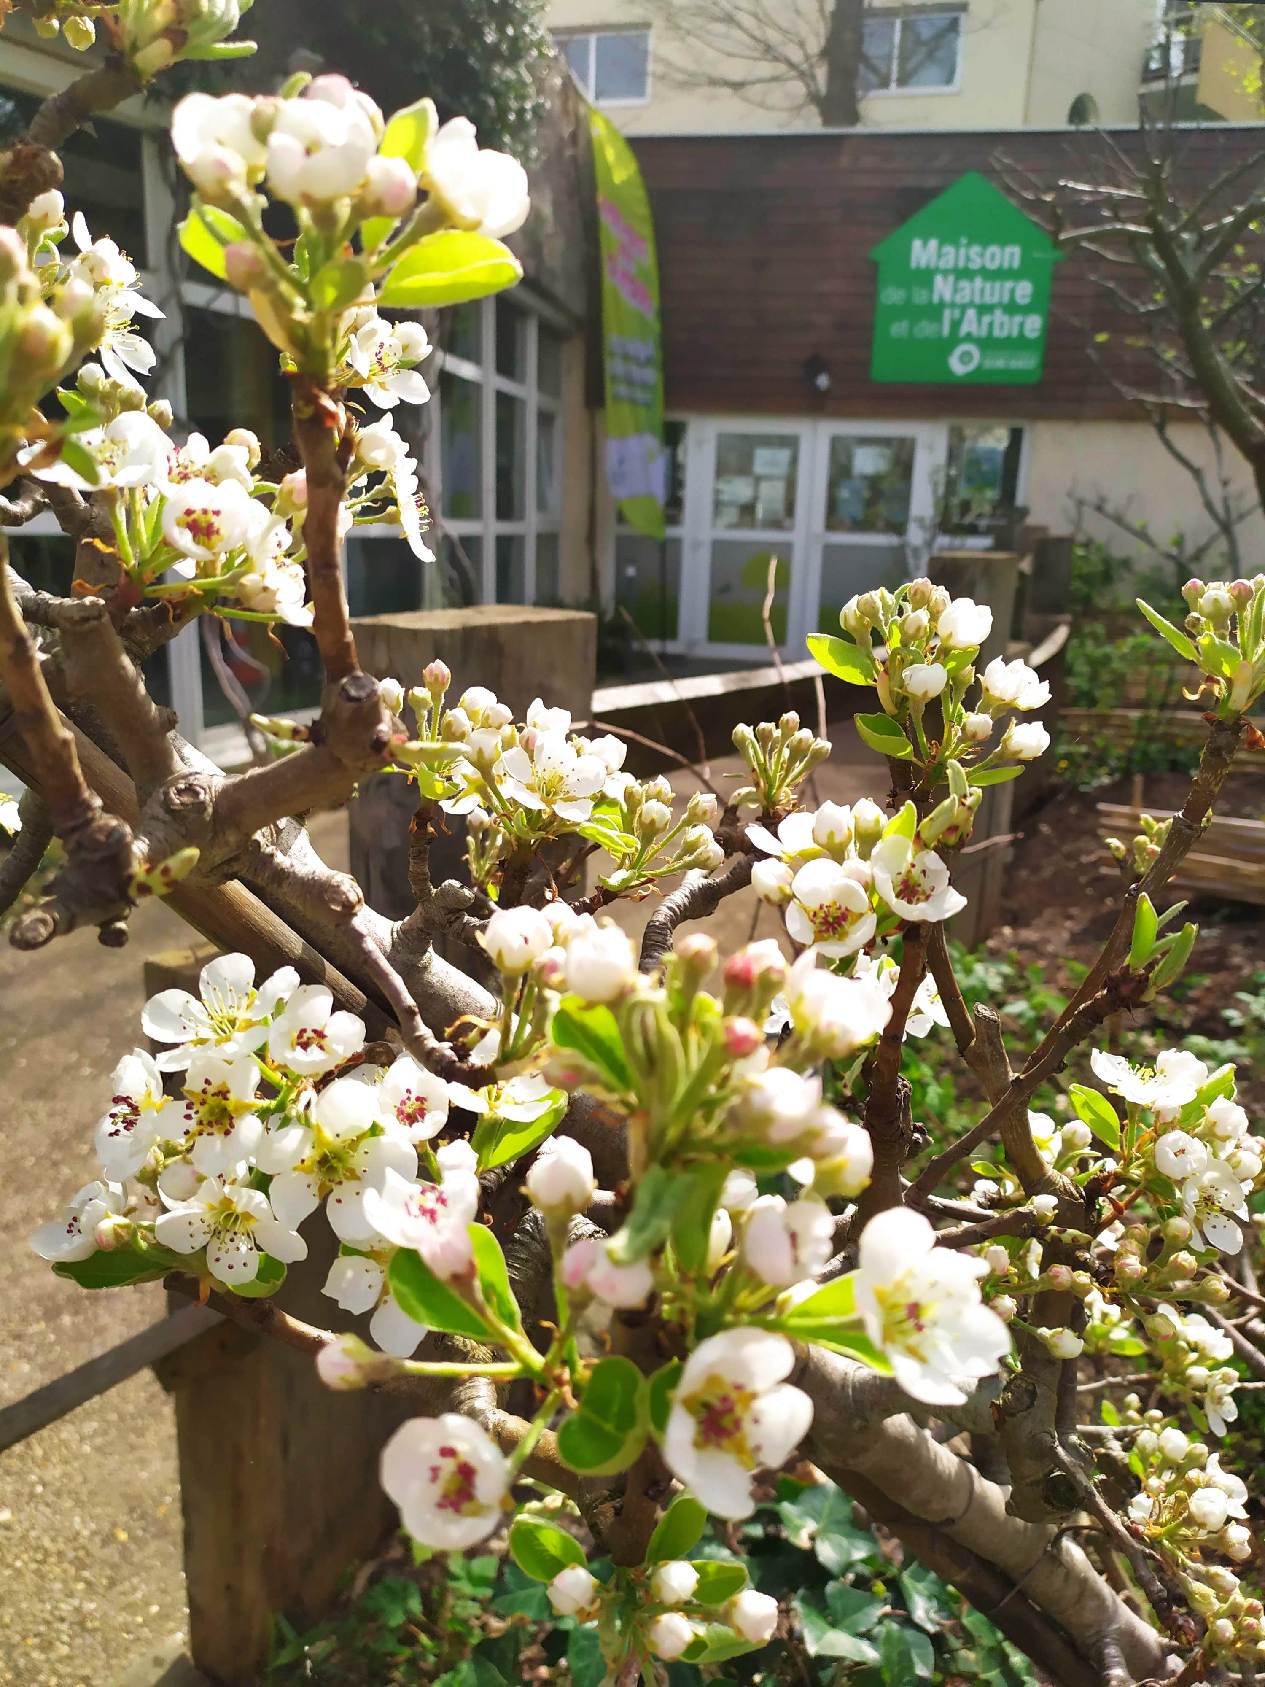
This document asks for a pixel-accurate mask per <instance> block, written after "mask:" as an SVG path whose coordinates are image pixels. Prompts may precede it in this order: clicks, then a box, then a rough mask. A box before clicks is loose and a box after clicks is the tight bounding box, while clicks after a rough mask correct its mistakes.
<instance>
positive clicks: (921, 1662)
mask: <svg viewBox="0 0 1265 1687" xmlns="http://www.w3.org/2000/svg"><path fill="white" fill-rule="evenodd" d="M878 1649H879V1661H880V1662H881V1663H882V1666H883V1675H884V1677H885V1679H886V1680H887V1681H889V1682H890V1683H891V1687H909V1683H910V1682H911V1681H914V1680H918V1681H929V1680H930V1679H931V1674H932V1671H933V1670H934V1669H935V1663H936V1654H935V1648H934V1647H933V1646H932V1644H931V1642H930V1641H929V1640H928V1639H927V1636H926V1635H925V1634H921V1633H919V1631H918V1630H917V1629H916V1628H904V1627H902V1626H901V1624H899V1623H888V1624H887V1625H886V1626H885V1628H884V1629H883V1632H882V1635H881V1636H880V1638H879V1643H878Z"/></svg>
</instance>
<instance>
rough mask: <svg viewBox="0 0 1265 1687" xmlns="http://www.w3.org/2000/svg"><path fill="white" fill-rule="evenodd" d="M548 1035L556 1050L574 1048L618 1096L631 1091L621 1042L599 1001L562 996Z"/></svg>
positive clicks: (608, 1012)
mask: <svg viewBox="0 0 1265 1687" xmlns="http://www.w3.org/2000/svg"><path fill="white" fill-rule="evenodd" d="M552 1036H553V1040H554V1043H555V1045H556V1046H557V1047H558V1048H560V1049H574V1050H575V1052H576V1053H577V1054H582V1055H583V1056H584V1058H585V1060H587V1061H588V1063H589V1065H590V1066H593V1067H595V1068H596V1069H597V1071H598V1072H600V1073H601V1075H602V1077H603V1078H605V1080H606V1082H607V1083H608V1084H609V1085H610V1087H611V1089H613V1090H616V1091H617V1092H618V1093H619V1094H621V1095H626V1094H628V1093H629V1092H630V1091H631V1090H632V1087H633V1081H632V1072H631V1071H630V1069H629V1066H628V1061H627V1058H626V1057H625V1055H624V1039H623V1037H622V1035H621V1034H620V1029H619V1024H618V1022H617V1021H616V1018H615V1015H614V1014H613V1013H612V1012H611V1010H610V1008H608V1007H606V1006H605V1005H604V1004H602V1003H599V1002H593V1003H589V1002H585V1001H584V1000H582V998H581V997H579V996H564V997H563V999H562V1001H561V1002H559V1004H558V1011H557V1012H556V1013H555V1014H554V1016H553V1030H552Z"/></svg>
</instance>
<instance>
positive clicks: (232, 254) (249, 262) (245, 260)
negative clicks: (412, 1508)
mask: <svg viewBox="0 0 1265 1687" xmlns="http://www.w3.org/2000/svg"><path fill="white" fill-rule="evenodd" d="M224 273H225V274H226V275H227V277H228V284H229V286H230V287H236V289H237V291H238V292H239V293H249V292H250V291H251V290H252V288H255V287H262V286H263V283H264V280H265V278H266V276H267V274H268V266H267V264H265V263H264V260H263V258H262V256H261V255H260V253H259V251H258V249H257V248H256V247H254V246H250V245H248V244H247V242H246V241H244V240H235V241H233V243H232V244H231V245H229V246H226V247H225V248H224Z"/></svg>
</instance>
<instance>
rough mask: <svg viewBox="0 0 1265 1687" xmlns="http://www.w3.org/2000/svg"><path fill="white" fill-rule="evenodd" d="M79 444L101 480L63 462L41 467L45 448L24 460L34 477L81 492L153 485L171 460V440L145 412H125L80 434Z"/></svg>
mask: <svg viewBox="0 0 1265 1687" xmlns="http://www.w3.org/2000/svg"><path fill="white" fill-rule="evenodd" d="M75 442H76V444H77V445H78V446H79V447H80V449H81V450H84V451H86V452H87V453H88V454H89V456H90V457H91V458H92V460H93V462H94V463H95V464H96V466H97V479H96V481H95V482H93V481H88V480H86V479H85V478H84V476H83V475H81V474H79V473H78V472H77V471H76V470H75V469H73V468H71V466H70V465H69V464H68V463H65V462H62V461H61V460H60V459H58V460H55V461H54V462H51V463H49V464H47V465H46V466H44V467H41V466H40V460H41V458H42V457H43V455H44V447H43V446H42V445H40V446H31V447H29V448H28V449H27V450H26V451H24V452H23V453H22V459H23V460H25V461H29V462H30V464H31V470H30V472H31V474H32V475H34V476H35V477H36V479H38V480H47V481H50V482H52V483H53V484H54V485H56V486H72V487H74V488H75V490H76V491H78V492H87V491H95V490H96V489H97V488H98V487H102V486H118V487H126V486H150V485H153V484H154V483H155V482H156V481H159V480H161V479H162V478H163V476H164V475H165V473H166V470H167V466H168V462H169V460H170V457H171V441H170V440H169V439H168V438H167V435H166V434H165V433H164V432H163V430H162V429H161V428H160V427H159V425H158V423H157V422H155V421H154V420H153V418H152V417H150V416H147V415H146V414H145V412H144V411H143V410H125V411H123V413H122V414H121V415H119V416H116V417H115V418H114V419H113V421H111V422H107V423H106V425H105V427H103V428H89V429H87V430H86V431H85V432H83V433H80V434H76V436H75Z"/></svg>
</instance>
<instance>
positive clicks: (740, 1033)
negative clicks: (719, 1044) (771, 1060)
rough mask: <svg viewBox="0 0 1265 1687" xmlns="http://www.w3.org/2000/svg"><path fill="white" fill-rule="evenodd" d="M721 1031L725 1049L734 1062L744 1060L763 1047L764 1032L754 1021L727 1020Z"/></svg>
mask: <svg viewBox="0 0 1265 1687" xmlns="http://www.w3.org/2000/svg"><path fill="white" fill-rule="evenodd" d="M723 1029H724V1036H725V1048H726V1049H727V1051H728V1052H729V1055H730V1056H731V1058H732V1059H734V1060H745V1059H746V1058H747V1056H748V1055H751V1054H754V1053H755V1052H756V1050H757V1049H759V1048H763V1047H764V1032H763V1031H761V1029H760V1027H759V1026H758V1025H757V1024H756V1022H755V1020H754V1019H743V1018H741V1017H739V1018H734V1019H727V1020H726V1021H725V1023H724V1028H723Z"/></svg>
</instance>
